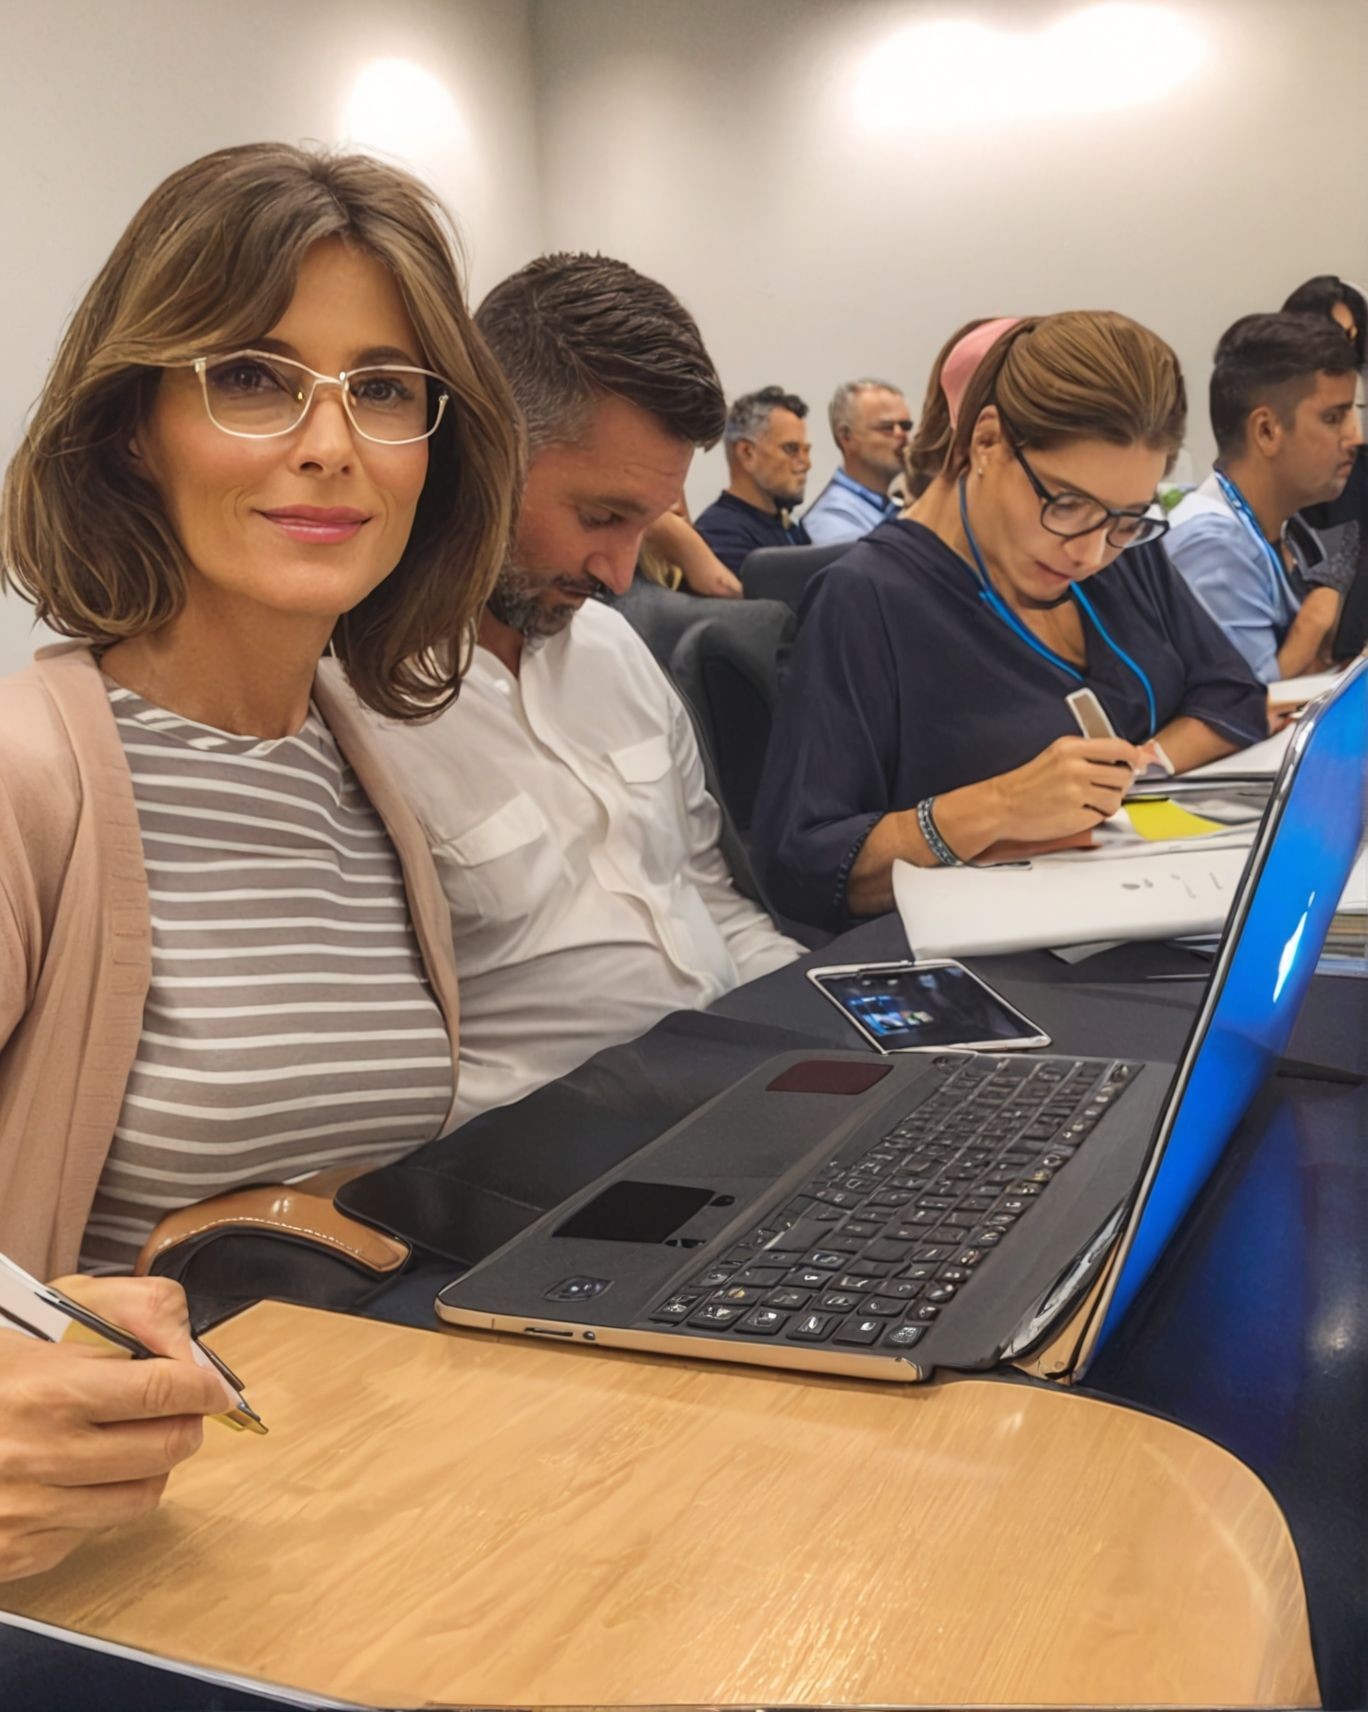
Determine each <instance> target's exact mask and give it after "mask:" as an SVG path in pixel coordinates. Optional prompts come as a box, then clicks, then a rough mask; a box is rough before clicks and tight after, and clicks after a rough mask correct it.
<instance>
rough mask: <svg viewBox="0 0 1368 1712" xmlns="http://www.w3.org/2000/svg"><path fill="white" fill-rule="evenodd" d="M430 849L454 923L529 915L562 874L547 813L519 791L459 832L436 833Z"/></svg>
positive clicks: (472, 924)
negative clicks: (490, 812)
mask: <svg viewBox="0 0 1368 1712" xmlns="http://www.w3.org/2000/svg"><path fill="white" fill-rule="evenodd" d="M432 854H433V858H434V860H435V861H436V863H437V869H438V872H439V873H440V875H441V877H442V889H443V890H444V891H445V892H446V895H447V902H448V903H449V904H450V905H451V910H452V915H453V917H454V919H455V923H456V926H457V927H458V929H459V928H461V927H467V928H470V927H477V926H479V924H480V923H481V922H489V921H508V920H512V919H516V918H519V917H524V916H528V915H530V914H531V913H532V912H533V911H534V910H535V909H536V908H537V907H538V906H539V905H540V904H541V903H542V902H543V901H545V900H546V899H547V898H549V897H550V895H551V894H552V893H553V892H554V891H555V890H556V888H557V886H558V885H559V884H560V882H561V881H562V879H563V877H564V864H563V862H562V860H561V856H560V852H559V850H558V849H557V847H556V842H555V840H554V839H553V838H552V837H551V829H550V827H549V826H548V825H547V822H546V817H545V816H544V815H543V814H542V811H541V809H540V808H539V807H538V806H537V804H536V803H535V802H534V801H533V800H532V798H531V797H530V796H528V795H527V794H526V792H522V791H520V792H519V793H518V795H517V796H515V797H510V798H509V799H508V801H507V802H506V803H503V804H501V805H500V807H498V808H496V809H495V810H494V812H493V814H491V815H487V816H486V817H485V818H484V819H483V820H480V821H477V822H476V823H475V825H474V826H471V827H467V828H466V830H465V831H464V832H458V833H454V834H452V835H451V836H450V837H447V838H442V837H441V836H440V834H439V835H438V836H437V837H436V838H435V839H434V842H433V849H432Z"/></svg>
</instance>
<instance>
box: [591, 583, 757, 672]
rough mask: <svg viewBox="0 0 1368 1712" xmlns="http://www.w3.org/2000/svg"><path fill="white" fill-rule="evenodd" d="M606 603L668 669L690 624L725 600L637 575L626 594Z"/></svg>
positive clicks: (736, 603)
mask: <svg viewBox="0 0 1368 1712" xmlns="http://www.w3.org/2000/svg"><path fill="white" fill-rule="evenodd" d="M608 604H609V606H611V607H612V609H613V611H614V612H620V613H621V614H622V616H623V617H624V618H625V619H626V620H627V622H628V623H629V624H630V625H631V627H632V629H633V630H635V631H636V633H637V635H638V636H639V637H640V638H641V640H642V641H643V642H644V643H645V644H646V646H647V647H648V648H649V649H650V650H651V652H652V653H653V654H654V655H655V657H656V659H657V660H659V661H660V663H661V665H662V666H665V667H666V668H668V667H669V664H670V656H671V654H673V653H674V651H675V645H676V643H678V641H679V639H680V637H681V636H682V635H683V634H684V632H685V631H686V630H687V629H688V628H689V626H690V625H691V624H697V623H698V621H699V619H700V618H706V617H707V616H708V615H709V613H710V612H712V610H713V608H714V607H717V606H725V605H726V604H727V603H726V602H725V601H717V600H710V599H708V598H707V597H705V596H703V595H697V594H686V593H684V592H683V591H682V590H680V591H678V592H676V590H674V589H667V588H662V587H661V586H660V584H659V583H653V582H652V581H651V580H650V578H649V577H643V576H641V575H637V576H635V577H633V578H632V583H631V587H630V588H629V589H628V590H627V592H626V594H620V595H615V596H614V597H613V598H612V599H611V600H610V601H609V602H608ZM732 604H734V605H736V606H739V605H740V604H741V603H740V602H739V601H736V602H733V603H732Z"/></svg>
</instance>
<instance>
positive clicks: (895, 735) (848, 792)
mask: <svg viewBox="0 0 1368 1712" xmlns="http://www.w3.org/2000/svg"><path fill="white" fill-rule="evenodd" d="M1087 596H1088V599H1089V601H1090V602H1091V604H1092V607H1093V610H1094V611H1095V613H1096V614H1097V617H1098V619H1100V621H1101V623H1102V624H1103V625H1104V626H1105V627H1106V630H1107V632H1108V634H1109V635H1110V636H1111V638H1112V640H1113V641H1114V642H1115V643H1116V644H1117V647H1119V648H1121V649H1123V650H1124V651H1125V652H1126V653H1127V654H1128V655H1129V656H1130V657H1131V659H1132V660H1133V661H1135V663H1136V664H1137V665H1138V666H1139V667H1141V668H1142V670H1143V671H1144V672H1145V674H1146V675H1147V676H1148V678H1149V681H1150V684H1151V686H1152V689H1153V693H1154V699H1155V704H1156V706H1155V712H1156V715H1157V719H1156V729H1158V728H1162V727H1163V726H1165V725H1166V724H1168V722H1169V721H1170V720H1171V719H1174V718H1176V717H1177V716H1178V715H1179V714H1190V715H1191V716H1193V717H1194V718H1196V719H1200V720H1202V721H1203V722H1204V723H1205V724H1207V725H1209V726H1211V727H1212V729H1213V730H1215V731H1219V732H1220V733H1221V735H1222V736H1223V737H1228V738H1229V739H1230V740H1231V741H1232V742H1234V743H1237V744H1239V745H1241V746H1243V745H1245V744H1247V743H1252V742H1255V741H1256V740H1257V739H1259V738H1261V737H1265V736H1267V734H1268V723H1267V695H1266V691H1265V689H1264V686H1263V685H1262V684H1261V683H1260V682H1259V681H1258V679H1257V678H1256V677H1255V676H1254V674H1253V673H1252V672H1251V671H1250V669H1249V667H1248V666H1247V665H1246V664H1245V662H1244V660H1243V659H1242V658H1241V656H1240V654H1239V653H1238V651H1237V650H1236V649H1235V647H1234V646H1233V645H1232V644H1231V643H1230V642H1229V641H1227V639H1226V637H1225V636H1224V635H1223V634H1222V632H1221V630H1220V628H1219V627H1218V626H1217V624H1216V623H1215V621H1214V620H1213V619H1211V618H1210V617H1209V616H1208V615H1207V613H1206V611H1205V609H1204V608H1203V607H1202V605H1201V603H1200V602H1199V601H1198V600H1197V598H1196V596H1195V595H1194V594H1193V593H1192V591H1191V590H1190V589H1189V588H1188V587H1187V585H1186V584H1185V583H1184V582H1183V580H1182V578H1181V577H1179V576H1178V575H1177V573H1176V572H1175V571H1174V569H1173V566H1172V565H1171V564H1170V563H1169V560H1168V557H1167V555H1166V554H1165V553H1164V550H1163V548H1162V547H1161V546H1159V545H1158V543H1153V544H1151V545H1148V546H1143V547H1132V548H1130V549H1129V550H1128V551H1127V552H1125V553H1122V554H1121V555H1120V556H1119V557H1118V558H1117V559H1116V560H1115V561H1114V562H1113V563H1112V564H1111V565H1110V566H1109V567H1107V569H1106V570H1104V571H1102V572H1100V573H1098V574H1097V575H1096V576H1093V577H1090V578H1089V579H1088V582H1087ZM800 624H801V629H800V630H799V633H798V640H797V642H796V644H795V645H794V650H793V654H792V656H791V659H790V663H789V670H788V675H787V678H786V680H785V683H784V688H783V691H782V693H781V695H780V698H779V705H778V707H777V709H776V711H775V720H774V730H773V733H772V735H771V738H770V746H769V753H768V755H767V756H766V759H765V770H764V776H763V778H762V780H761V785H760V793H759V797H758V799H757V801H756V805H755V815H754V820H753V823H752V836H753V839H754V848H753V851H752V855H753V857H754V858H755V863H756V867H757V870H758V872H759V875H760V878H761V881H762V883H763V884H764V886H765V888H766V891H767V894H768V897H769V901H770V902H771V904H772V905H773V906H774V907H775V908H776V909H778V910H779V911H780V912H781V913H782V914H784V915H787V916H789V917H791V918H792V919H793V920H795V921H801V922H808V923H811V924H813V925H814V926H821V927H824V928H831V929H834V930H836V931H840V930H841V929H842V928H844V927H846V926H848V925H849V922H850V919H851V918H850V916H849V913H848V911H847V909H846V901H845V893H846V881H847V879H848V877H849V874H850V869H851V866H852V865H853V863H854V861H855V858H856V856H857V855H858V854H859V852H860V848H861V846H862V845H863V844H864V841H865V839H866V838H867V837H868V836H869V834H870V832H871V830H872V829H873V827H874V826H875V824H876V823H877V822H878V821H880V820H881V819H882V818H883V817H884V815H886V814H891V813H895V812H897V811H899V810H902V809H908V808H913V807H915V806H916V804H917V803H919V802H920V801H921V800H922V799H923V798H924V797H928V796H935V795H937V794H938V793H940V792H943V791H952V790H957V789H958V788H959V787H960V786H962V785H972V784H977V783H978V782H979V781H980V780H982V779H990V778H994V777H996V775H997V774H999V773H1005V772H1008V771H1010V770H1011V769H1012V768H1013V767H1020V766H1023V765H1024V764H1025V763H1026V762H1027V761H1029V760H1031V759H1032V758H1033V757H1034V756H1036V755H1038V754H1039V753H1040V752H1041V751H1042V750H1043V749H1046V748H1048V747H1049V745H1050V744H1051V743H1053V742H1054V740H1055V739H1056V738H1057V737H1066V736H1077V735H1078V726H1077V724H1076V723H1075V721H1074V717H1073V714H1072V712H1071V711H1070V709H1069V708H1068V706H1067V705H1066V704H1065V700H1064V698H1065V696H1067V695H1068V694H1069V693H1070V692H1071V691H1072V690H1075V689H1078V688H1079V687H1080V683H1079V678H1080V676H1081V678H1082V680H1083V682H1084V683H1086V684H1087V686H1088V687H1089V688H1090V689H1092V690H1093V691H1094V693H1095V694H1096V695H1097V698H1098V700H1099V701H1100V702H1101V703H1102V705H1103V707H1104V708H1105V709H1106V710H1107V713H1108V715H1109V717H1110V719H1111V722H1112V725H1113V727H1114V729H1115V730H1116V732H1117V734H1118V735H1119V736H1121V737H1124V738H1126V739H1127V740H1128V741H1130V742H1132V743H1143V742H1144V741H1145V740H1146V739H1147V738H1148V736H1149V734H1150V712H1149V705H1148V701H1147V698H1146V695H1145V691H1144V688H1143V686H1142V684H1141V683H1140V680H1139V678H1138V677H1137V676H1136V674H1135V673H1134V672H1133V671H1132V670H1131V668H1130V667H1129V666H1128V665H1126V664H1125V663H1124V662H1123V661H1122V660H1121V659H1120V657H1119V656H1118V654H1117V653H1116V651H1115V650H1114V649H1113V648H1111V647H1109V646H1108V644H1107V643H1106V641H1104V640H1103V638H1102V637H1101V635H1099V634H1098V632H1097V630H1096V629H1095V627H1094V624H1093V622H1092V620H1091V619H1089V618H1088V617H1086V616H1084V618H1083V628H1084V635H1085V640H1086V649H1087V662H1086V664H1085V665H1084V666H1083V667H1082V668H1073V669H1071V668H1070V667H1069V666H1068V664H1067V663H1066V662H1063V661H1061V662H1060V663H1059V664H1058V665H1055V664H1054V663H1053V661H1052V658H1047V657H1046V656H1045V655H1043V654H1041V653H1037V652H1036V650H1035V649H1034V648H1032V647H1031V646H1029V644H1028V643H1026V642H1025V641H1023V640H1022V639H1021V638H1020V637H1019V636H1017V635H1016V633H1015V632H1014V631H1013V630H1011V629H1010V628H1009V627H1008V625H1007V624H1006V623H1005V622H1004V621H1003V620H1002V619H1001V618H999V617H997V616H996V615H995V614H994V613H993V612H992V611H991V609H990V608H989V607H988V606H987V605H986V604H985V602H984V601H983V600H982V599H981V598H980V595H979V585H978V581H977V578H976V576H975V574H974V571H973V569H972V567H971V566H970V565H969V564H968V563H967V562H966V561H965V560H963V559H961V558H960V557H959V555H958V554H957V553H955V552H953V551H952V550H951V549H950V548H949V547H947V546H946V545H945V543H944V542H943V541H941V540H940V538H939V537H938V536H936V535H934V534H932V532H931V531H930V530H929V529H927V528H925V527H924V526H923V525H922V524H920V523H913V522H910V521H908V520H906V519H896V520H894V521H892V522H889V523H884V524H881V525H880V526H879V528H877V529H876V530H875V531H874V532H873V533H872V534H871V535H868V536H866V537H865V539H864V540H863V541H859V542H857V543H856V544H855V545H854V546H853V547H852V548H851V549H850V551H849V552H848V553H846V554H845V555H844V556H843V557H842V558H841V559H839V560H838V561H837V562H836V564H834V565H831V566H828V567H827V568H826V569H824V570H822V571H820V572H819V573H818V574H817V575H816V576H815V577H814V578H813V579H812V581H811V582H810V583H809V584H808V587H807V593H806V595H805V597H804V600H803V606H802V611H801V614H800ZM1047 653H1048V650H1047Z"/></svg>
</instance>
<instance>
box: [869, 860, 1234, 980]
mask: <svg viewBox="0 0 1368 1712" xmlns="http://www.w3.org/2000/svg"><path fill="white" fill-rule="evenodd" d="M1247 844H1248V840H1245V841H1244V843H1242V844H1237V845H1234V846H1231V845H1230V844H1229V843H1228V842H1227V841H1226V840H1225V839H1224V838H1221V839H1213V840H1207V839H1203V840H1202V841H1201V843H1200V845H1198V846H1197V847H1196V848H1193V847H1192V846H1191V845H1190V844H1189V845H1184V846H1183V847H1182V848H1180V849H1177V850H1174V851H1171V852H1170V851H1169V850H1167V849H1165V848H1161V847H1159V846H1156V845H1153V844H1151V845H1149V846H1148V847H1147V849H1146V851H1145V853H1144V854H1143V855H1134V856H1127V855H1117V856H1115V857H1112V858H1110V859H1104V860H1101V861H1099V860H1098V859H1097V853H1096V852H1088V851H1076V852H1064V853H1061V854H1059V855H1052V856H1038V857H1035V858H1033V859H1032V860H1031V861H1029V862H1024V863H1021V864H1020V865H1017V866H1012V867H1007V866H999V867H995V868H914V867H913V866H912V865H911V864H910V863H908V862H895V863H894V864H893V896H894V899H895V901H896V903H897V906H898V914H899V915H900V916H901V918H902V924H903V927H904V929H905V931H906V933H907V938H908V943H909V944H910V945H911V946H912V948H913V951H914V953H915V955H916V956H918V957H961V956H971V955H979V956H985V955H989V954H991V953H995V952H1006V951H1033V950H1037V949H1039V948H1041V947H1054V946H1063V945H1088V944H1093V943H1095V942H1097V941H1099V940H1108V939H1113V940H1114V939H1121V940H1140V939H1174V938H1177V937H1178V936H1179V935H1183V934H1195V933H1215V932H1217V931H1219V929H1220V928H1221V927H1222V926H1223V925H1224V923H1225V918H1226V915H1227V913H1228V912H1229V909H1230V905H1231V903H1232V901H1233V899H1234V897H1235V891H1236V888H1237V886H1238V885H1239V882H1240V875H1241V873H1242V872H1243V870H1244V865H1245V861H1246V858H1247V856H1248V849H1247ZM1213 846H1219V848H1214V847H1213Z"/></svg>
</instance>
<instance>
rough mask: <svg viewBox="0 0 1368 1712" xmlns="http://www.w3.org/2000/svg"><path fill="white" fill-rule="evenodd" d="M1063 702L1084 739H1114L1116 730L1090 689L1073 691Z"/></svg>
mask: <svg viewBox="0 0 1368 1712" xmlns="http://www.w3.org/2000/svg"><path fill="white" fill-rule="evenodd" d="M1064 700H1065V701H1066V702H1067V703H1068V705H1069V709H1070V711H1071V712H1072V714H1073V716H1074V721H1075V723H1076V724H1077V726H1078V729H1079V730H1080V731H1081V732H1082V733H1083V735H1084V736H1085V737H1115V736H1116V729H1115V727H1114V726H1113V725H1112V722H1111V720H1109V719H1108V718H1107V710H1106V708H1104V707H1103V705H1102V703H1101V702H1100V701H1098V699H1097V697H1096V696H1095V695H1094V694H1093V692H1092V691H1091V690H1090V689H1081V690H1074V692H1073V693H1072V695H1066V696H1065V697H1064Z"/></svg>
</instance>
